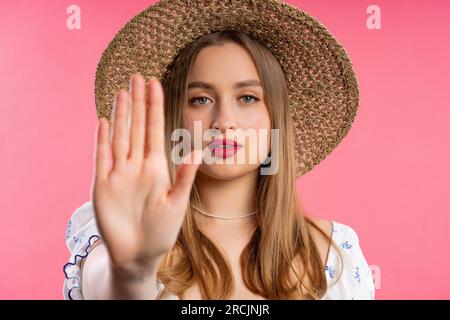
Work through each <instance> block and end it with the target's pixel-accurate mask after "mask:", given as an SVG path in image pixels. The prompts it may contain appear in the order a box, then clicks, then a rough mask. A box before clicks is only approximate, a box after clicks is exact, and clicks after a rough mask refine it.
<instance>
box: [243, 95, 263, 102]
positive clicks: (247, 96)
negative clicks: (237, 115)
mask: <svg viewBox="0 0 450 320" xmlns="http://www.w3.org/2000/svg"><path fill="white" fill-rule="evenodd" d="M244 97H246V98H249V97H250V98H252V99H254V100H255V101H259V99H258V98H257V97H255V96H252V95H245V96H242V97H241V98H244ZM247 101H248V100H247Z"/></svg>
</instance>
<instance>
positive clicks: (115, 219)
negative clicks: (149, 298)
mask: <svg viewBox="0 0 450 320" xmlns="http://www.w3.org/2000/svg"><path fill="white" fill-rule="evenodd" d="M130 84H131V89H130V93H128V92H127V91H125V90H121V91H119V92H118V94H117V95H116V100H115V104H114V108H113V115H112V116H113V119H112V120H113V121H112V134H109V132H110V130H109V122H108V121H107V120H106V119H104V118H101V119H99V125H98V131H97V147H96V160H95V168H96V170H95V175H94V183H93V189H92V195H93V205H94V209H95V216H96V221H97V225H98V228H99V231H100V233H101V235H102V239H103V241H104V243H105V245H106V247H107V249H108V253H109V255H110V260H111V263H112V264H113V265H114V266H115V267H116V268H119V269H121V270H123V271H126V272H127V273H128V274H129V275H130V276H136V277H140V276H142V275H144V274H146V273H148V272H155V269H156V268H157V265H158V263H159V261H160V258H161V257H162V256H163V255H164V253H165V252H166V251H167V250H169V249H170V248H171V247H172V246H173V245H174V244H175V242H176V239H177V236H178V233H179V231H180V228H181V225H182V222H183V219H184V216H185V212H186V209H187V206H188V202H189V195H190V191H191V188H192V185H193V182H194V178H195V175H196V172H197V169H198V166H199V162H200V158H201V156H202V151H201V150H197V151H194V152H191V153H189V154H188V155H187V156H186V158H185V159H186V160H190V161H187V163H183V164H181V165H180V166H179V167H178V169H177V173H176V179H175V183H174V184H173V185H172V183H171V180H170V176H169V170H168V162H167V157H166V153H165V141H164V137H165V134H164V94H163V88H162V85H161V83H160V81H159V80H158V79H156V78H151V79H150V80H149V81H148V82H147V84H146V83H145V80H144V78H143V77H142V76H141V75H139V74H134V75H133V76H132V77H131V80H130ZM146 85H147V86H148V92H149V94H148V95H147V96H146V94H145V86H146ZM129 98H131V99H129ZM129 100H130V101H131V102H130V108H129V107H128V102H129ZM129 116H131V118H130V119H129ZM129 120H130V122H129V123H130V125H129V127H127V123H128V121H129ZM110 148H112V162H113V163H110V160H109V154H110V152H111V149H110ZM194 158H195V159H196V161H194Z"/></svg>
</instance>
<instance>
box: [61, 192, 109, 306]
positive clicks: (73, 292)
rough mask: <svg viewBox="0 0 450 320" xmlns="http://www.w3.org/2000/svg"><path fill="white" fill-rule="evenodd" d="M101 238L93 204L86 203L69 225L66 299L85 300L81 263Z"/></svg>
mask: <svg viewBox="0 0 450 320" xmlns="http://www.w3.org/2000/svg"><path fill="white" fill-rule="evenodd" d="M100 238H101V236H100V232H99V231H98V229H97V224H96V222H95V217H94V209H93V205H92V202H91V201H88V202H85V203H84V204H83V205H82V206H80V207H79V208H77V209H76V210H75V211H74V212H73V213H72V216H71V217H70V219H69V222H68V224H67V229H66V245H67V248H68V249H69V252H70V258H69V261H68V262H67V263H66V264H65V265H64V267H63V272H64V287H63V294H64V299H66V300H83V299H84V298H83V294H82V291H81V269H80V266H81V262H82V261H83V260H84V259H86V257H87V256H88V253H89V250H90V248H91V247H92V245H93V244H94V243H95V242H96V241H97V240H99V239H100Z"/></svg>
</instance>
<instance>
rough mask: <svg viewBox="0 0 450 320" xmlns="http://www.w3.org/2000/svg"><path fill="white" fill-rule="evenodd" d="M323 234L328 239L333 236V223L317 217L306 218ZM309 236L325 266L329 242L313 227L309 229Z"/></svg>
mask: <svg viewBox="0 0 450 320" xmlns="http://www.w3.org/2000/svg"><path fill="white" fill-rule="evenodd" d="M308 218H309V220H311V221H312V222H313V223H314V224H315V225H316V226H317V227H318V228H319V229H320V230H321V231H322V232H323V233H325V234H326V235H327V236H328V238H331V237H332V234H333V222H332V221H328V220H324V219H320V218H317V217H311V216H310V217H308ZM310 232H311V235H312V237H313V239H314V242H315V243H316V245H317V247H318V250H319V253H320V255H321V257H322V261H323V263H324V264H326V260H327V258H328V254H329V251H330V244H331V243H330V241H329V239H327V238H326V237H324V235H323V233H322V232H320V231H319V230H317V229H316V228H314V227H311V228H310Z"/></svg>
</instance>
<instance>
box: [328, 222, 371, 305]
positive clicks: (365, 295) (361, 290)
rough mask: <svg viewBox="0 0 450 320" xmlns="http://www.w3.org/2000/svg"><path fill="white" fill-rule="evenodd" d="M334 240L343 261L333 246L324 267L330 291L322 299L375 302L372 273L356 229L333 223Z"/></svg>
mask: <svg viewBox="0 0 450 320" xmlns="http://www.w3.org/2000/svg"><path fill="white" fill-rule="evenodd" d="M332 239H333V241H334V243H335V244H336V245H337V246H338V250H339V251H340V252H341V254H342V258H343V260H342V261H341V260H340V258H339V254H338V252H337V250H336V249H334V248H333V247H332V248H331V250H330V253H329V257H328V261H327V264H326V267H325V273H326V276H327V281H328V284H329V288H328V291H327V293H326V295H325V296H324V298H323V299H324V300H374V299H375V286H374V282H373V277H372V270H371V269H370V267H369V264H368V263H367V260H366V258H365V256H364V254H363V252H362V249H361V247H360V244H359V237H358V235H357V233H356V232H355V230H354V229H353V228H351V227H350V226H348V225H345V224H342V223H338V222H335V221H333V233H332ZM342 263H343V264H342ZM341 271H342V274H340V273H341ZM339 275H340V277H339Z"/></svg>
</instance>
